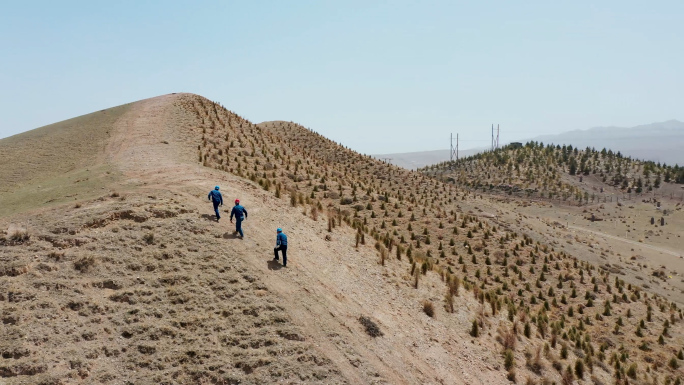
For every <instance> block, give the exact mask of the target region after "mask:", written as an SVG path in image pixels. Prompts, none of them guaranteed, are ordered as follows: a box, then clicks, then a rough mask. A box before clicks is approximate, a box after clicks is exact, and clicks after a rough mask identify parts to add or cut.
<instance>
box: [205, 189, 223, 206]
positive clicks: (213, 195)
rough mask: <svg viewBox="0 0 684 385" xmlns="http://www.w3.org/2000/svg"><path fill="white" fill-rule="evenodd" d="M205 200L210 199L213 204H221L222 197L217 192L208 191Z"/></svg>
mask: <svg viewBox="0 0 684 385" xmlns="http://www.w3.org/2000/svg"><path fill="white" fill-rule="evenodd" d="M207 198H209V199H211V201H212V202H214V203H220V204H223V197H222V196H221V193H220V192H219V191H218V190H211V191H209V195H207Z"/></svg>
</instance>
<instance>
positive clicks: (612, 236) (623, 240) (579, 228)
mask: <svg viewBox="0 0 684 385" xmlns="http://www.w3.org/2000/svg"><path fill="white" fill-rule="evenodd" d="M568 228H569V229H573V230H580V231H584V232H587V233H591V234H594V235H598V236H600V237H604V238H610V239H613V240H616V241H620V242H625V243H629V244H632V245H635V246H639V247H645V248H647V249H651V250H654V251H658V252H661V253H665V254H669V255H672V256H675V257H679V258H682V254H680V253H677V252H674V251H671V250H668V249H664V248H662V247H657V246H651V245H648V244H646V243H643V242H636V241H632V240H631V239H625V238H620V237H616V236H614V235H610V234H606V233H602V232H599V231H594V230H589V229H585V228H583V227H578V226H572V225H569V226H568Z"/></svg>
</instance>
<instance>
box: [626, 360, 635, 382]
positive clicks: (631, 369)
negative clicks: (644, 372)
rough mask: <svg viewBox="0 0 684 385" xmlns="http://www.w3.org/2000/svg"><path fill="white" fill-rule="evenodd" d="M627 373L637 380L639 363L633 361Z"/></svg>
mask: <svg viewBox="0 0 684 385" xmlns="http://www.w3.org/2000/svg"><path fill="white" fill-rule="evenodd" d="M627 375H628V376H629V377H630V378H632V379H634V380H636V376H637V364H636V363H633V364H632V365H630V366H629V368H628V369H627Z"/></svg>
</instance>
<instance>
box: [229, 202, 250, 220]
mask: <svg viewBox="0 0 684 385" xmlns="http://www.w3.org/2000/svg"><path fill="white" fill-rule="evenodd" d="M233 215H234V216H235V219H237V220H238V221H241V220H243V219H245V218H247V209H246V208H244V207H242V206H240V205H235V206H233V209H232V210H231V211H230V219H231V220H232V219H233Z"/></svg>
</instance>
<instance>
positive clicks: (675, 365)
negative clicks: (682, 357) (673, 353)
mask: <svg viewBox="0 0 684 385" xmlns="http://www.w3.org/2000/svg"><path fill="white" fill-rule="evenodd" d="M667 366H669V367H670V368H672V369H677V368H678V367H679V362H677V357H672V358H670V362H668V364H667Z"/></svg>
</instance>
